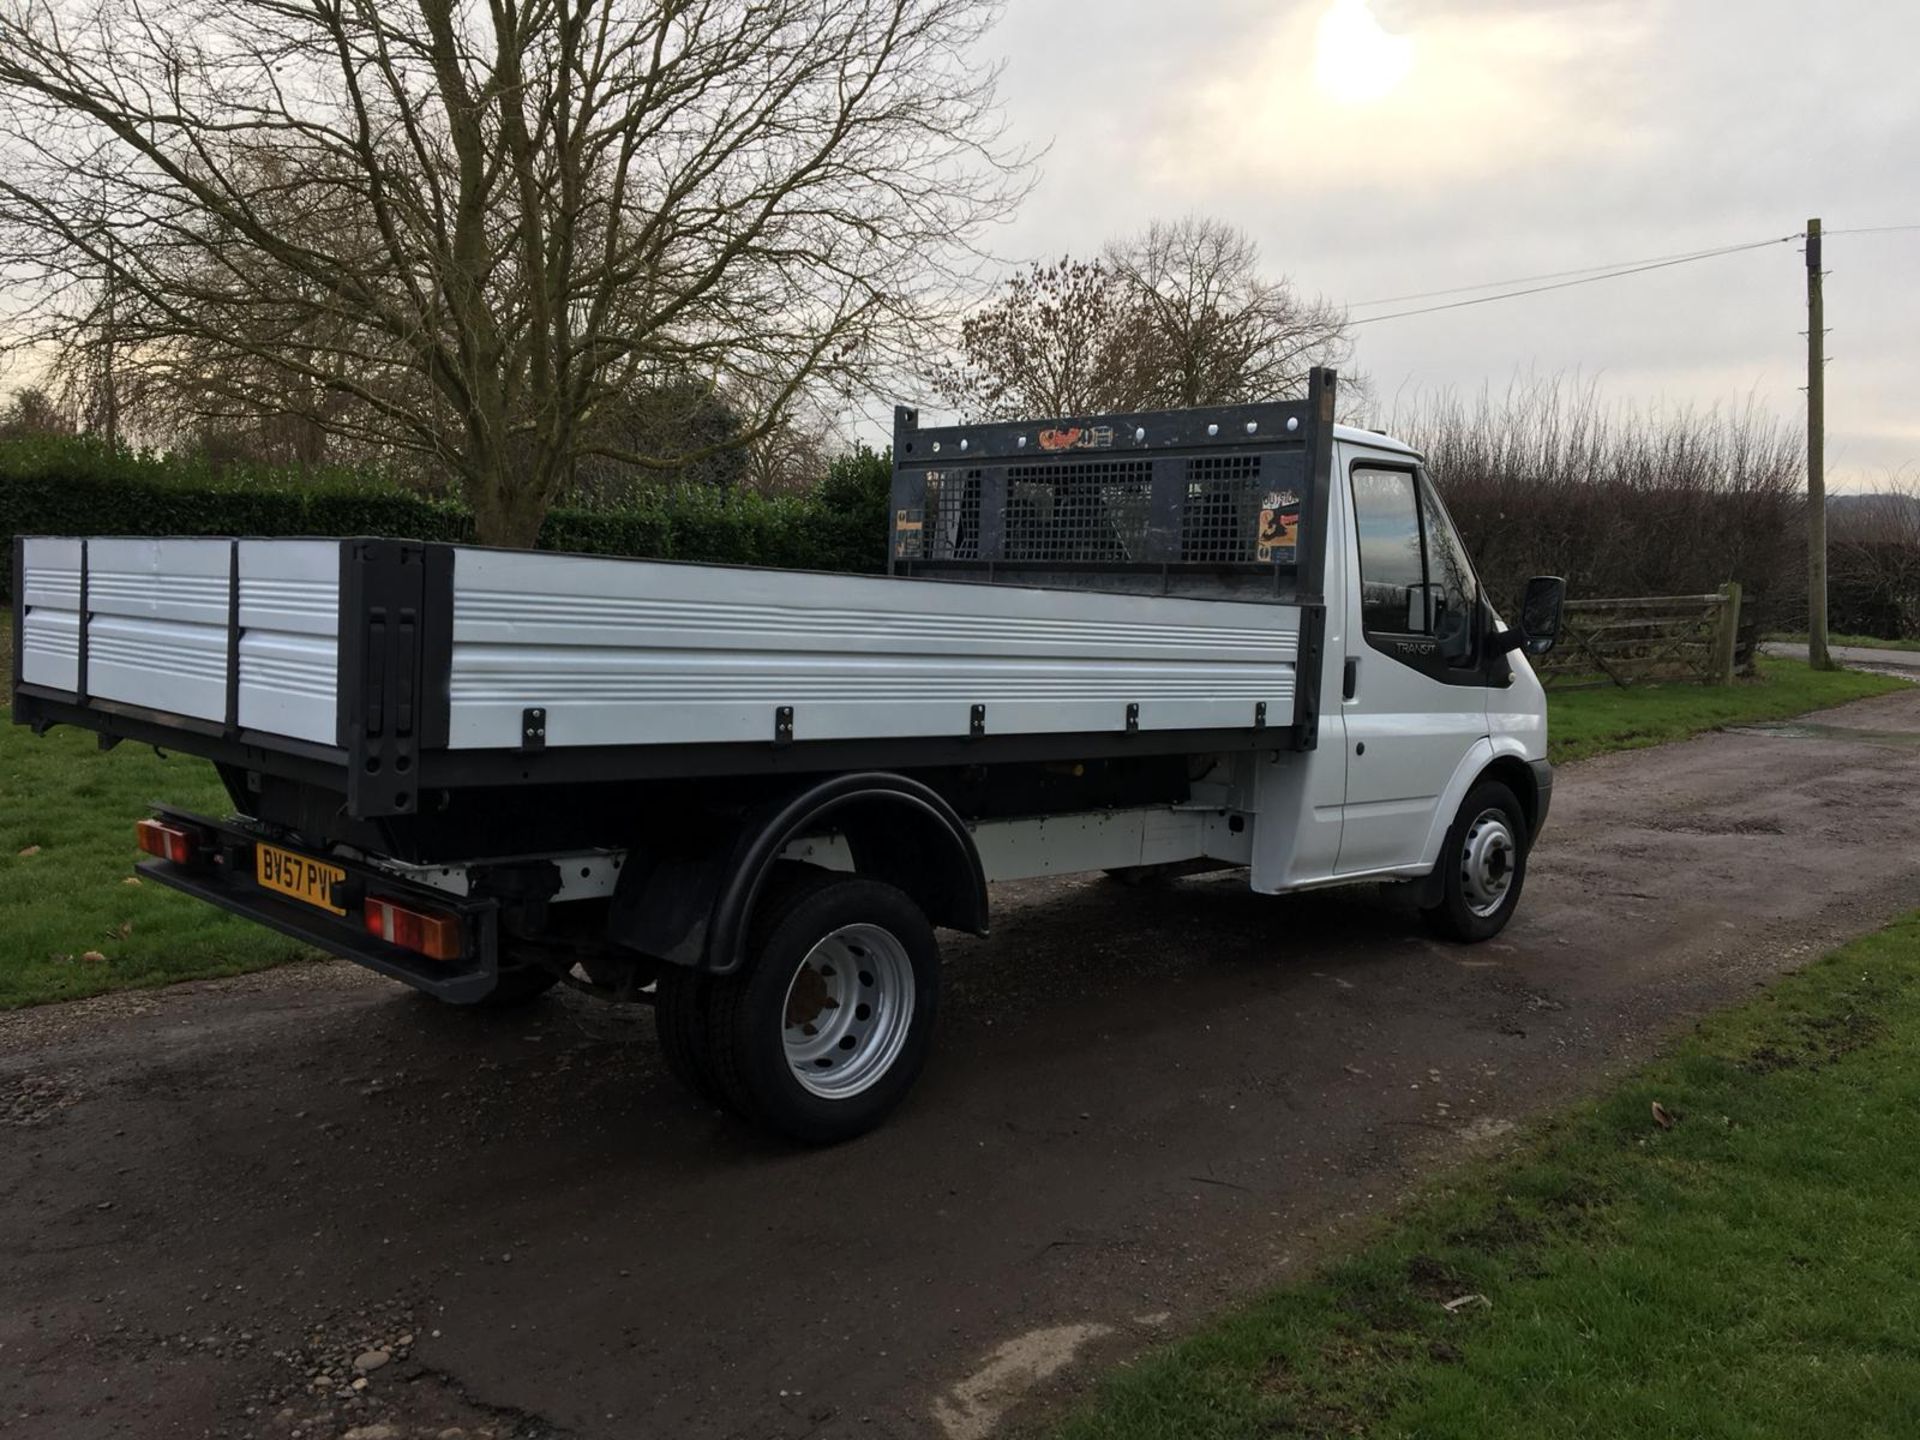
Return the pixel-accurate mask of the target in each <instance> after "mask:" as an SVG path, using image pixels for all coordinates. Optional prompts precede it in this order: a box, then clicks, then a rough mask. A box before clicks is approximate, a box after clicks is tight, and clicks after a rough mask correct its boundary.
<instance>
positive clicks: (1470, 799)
mask: <svg viewBox="0 0 1920 1440" xmlns="http://www.w3.org/2000/svg"><path fill="white" fill-rule="evenodd" d="M1530 842H1531V836H1529V835H1528V833H1527V818H1526V814H1525V812H1523V811H1522V810H1521V808H1520V802H1519V800H1517V799H1516V798H1515V797H1514V793H1513V791H1511V790H1509V789H1508V788H1507V787H1506V786H1505V785H1503V784H1501V783H1500V782H1499V781H1497V780H1487V781H1483V782H1481V783H1480V784H1478V785H1476V786H1474V787H1473V789H1472V790H1471V791H1469V792H1468V793H1467V798H1466V799H1465V800H1464V801H1462V802H1461V805H1460V812H1459V814H1457V815H1456V816H1455V817H1454V820H1453V824H1452V825H1451V826H1449V827H1448V829H1447V838H1446V840H1445V842H1444V843H1443V844H1442V845H1441V847H1440V860H1439V863H1438V867H1437V870H1436V873H1435V875H1434V882H1435V886H1436V889H1437V892H1438V899H1437V900H1436V901H1435V902H1434V903H1433V904H1432V905H1430V906H1428V907H1427V908H1426V909H1424V910H1422V911H1421V912H1420V913H1421V917H1422V918H1423V919H1424V920H1425V921H1426V922H1427V926H1428V928H1429V929H1431V930H1432V931H1433V932H1434V933H1435V934H1436V935H1439V936H1442V937H1443V938H1445V939H1448V940H1462V941H1466V942H1468V943H1470V944H1471V943H1474V942H1477V941H1481V940H1490V939H1492V938H1493V937H1494V936H1495V935H1498V934H1499V933H1500V932H1501V931H1502V930H1504V929H1505V928H1506V925H1507V921H1509V920H1511V919H1512V918H1513V912H1514V908H1515V907H1516V906H1518V905H1519V903H1520V890H1521V887H1522V886H1523V885H1525V884H1526V879H1527V849H1528V846H1529V844H1530Z"/></svg>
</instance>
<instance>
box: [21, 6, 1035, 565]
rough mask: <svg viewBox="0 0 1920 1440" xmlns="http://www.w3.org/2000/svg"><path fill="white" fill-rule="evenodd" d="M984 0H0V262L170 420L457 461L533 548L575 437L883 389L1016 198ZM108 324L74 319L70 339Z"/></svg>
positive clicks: (474, 490)
mask: <svg viewBox="0 0 1920 1440" xmlns="http://www.w3.org/2000/svg"><path fill="white" fill-rule="evenodd" d="M995 14H996V6H995V3H994V0H569V3H564V4H563V3H561V0H490V3H489V4H488V5H486V6H484V7H481V6H466V5H457V4H455V3H454V0H0V135H4V136H5V138H6V147H7V158H6V164H5V165H4V166H0V262H4V263H6V264H8V265H9V267H10V270H11V273H13V274H16V275H22V276H26V277H30V278H29V280H28V283H27V285H26V287H25V290H26V294H27V299H28V301H29V304H28V307H27V308H28V312H29V320H30V322H31V324H32V327H33V331H34V334H35V335H36V336H37V337H39V338H42V339H50V340H53V341H55V342H60V341H66V342H73V341H75V340H78V339H81V338H83V337H84V336H85V335H87V334H89V333H97V319H98V316H97V312H98V306H99V300H100V296H101V295H102V293H103V292H110V293H111V294H112V296H113V298H114V303H115V315H114V325H113V333H112V336H111V342H112V344H113V346H114V349H115V355H116V365H117V366H118V367H119V368H120V369H121V370H122V371H123V372H124V371H125V370H126V369H129V368H132V369H138V370H141V371H144V373H145V374H146V375H147V376H148V377H150V380H151V381H152V383H153V384H155V385H156V386H159V387H161V388H162V389H165V390H167V392H168V393H170V394H172V395H174V396H176V397H184V398H182V399H181V402H180V403H183V404H186V405H188V406H189V408H193V407H198V408H200V409H203V410H213V409H217V407H218V406H219V405H233V406H240V407H249V406H250V407H257V409H258V412H259V413H266V414H286V415H297V416H299V417H301V418H302V419H303V420H305V421H306V422H308V423H310V424H311V425H313V426H314V427H316V428H317V429H318V430H320V431H322V432H324V433H325V434H327V435H329V436H341V437H346V438H347V439H348V440H349V441H351V442H352V443H355V444H360V445H365V446H369V447H373V448H375V449H380V448H385V449H389V450H392V451H396V452H404V453H410V454H413V455H416V456H421V457H425V458H426V459H428V460H429V461H431V462H433V463H435V464H437V465H440V466H444V467H446V468H447V469H448V470H450V471H451V472H452V473H453V474H454V475H456V476H457V477H458V480H459V482H460V484H461V486H462V488H463V490H464V492H465V494H466V496H467V499H468V500H469V502H470V503H471V505H472V507H473V509H474V513H475V518H476V522H477V525H478V529H479V533H480V535H481V537H482V538H483V539H485V540H487V541H490V542H494V543H501V544H528V543H531V541H532V540H533V539H534V537H535V536H536V535H537V533H538V530H539V527H540V522H541V519H542V517H543V515H544V513H545V511H546V509H547V507H548V506H549V504H550V503H551V502H552V501H553V500H554V499H555V498H556V497H557V496H558V495H559V494H560V493H561V492H562V491H563V489H564V488H565V486H566V485H567V484H568V482H569V478H570V476H571V474H572V471H573V468H574V466H575V464H576V462H577V461H579V460H580V459H582V458H583V457H589V456H600V457H603V458H606V459H609V460H614V461H618V462H621V463H623V464H626V465H632V466H638V467H642V468H649V469H673V468H677V467H680V466H684V465H685V464H687V463H689V461H691V460H694V459H698V458H701V457H700V456H698V455H683V454H682V455H664V454H657V453H648V452H646V451H643V450H634V449H629V448H626V447H624V446H622V445H621V444H619V443H618V440H617V438H609V437H610V436H617V434H618V431H619V427H618V426H596V425H595V424H594V423H593V421H594V418H595V416H596V415H597V414H598V413H599V412H600V411H601V410H602V409H603V408H604V407H606V406H608V405H610V404H612V403H614V402H615V401H616V400H617V398H618V397H620V396H623V395H626V394H629V393H631V392H632V391H633V390H634V389H635V388H636V387H639V388H642V389H644V388H646V387H648V386H653V385H659V384H666V383H677V382H679V381H681V380H683V379H684V378H685V377H688V376H697V377H700V378H701V379H702V380H703V381H705V382H706V383H708V384H711V385H713V386H714V387H716V388H718V389H721V390H731V389H734V388H736V387H737V388H739V389H740V390H741V391H742V392H743V393H753V394H758V395H765V396H768V397H770V398H771V401H772V403H771V404H770V405H769V407H768V409H767V410H766V411H765V412H764V413H763V414H761V415H758V416H753V417H748V420H747V423H745V424H744V425H743V426H741V427H740V429H739V430H738V431H737V432H736V433H735V434H733V435H731V436H729V437H727V439H726V440H725V442H724V443H725V444H726V445H741V446H744V445H750V444H751V443H753V442H754V441H755V440H757V439H758V438H759V437H760V436H761V435H762V434H763V433H764V432H765V430H766V429H767V428H768V426H769V425H770V424H771V423H772V421H771V419H770V418H769V417H777V415H778V414H779V413H780V412H781V411H782V410H783V409H784V408H785V406H786V404H787V402H788V401H789V400H791V398H792V397H793V396H794V395H796V394H798V393H799V392H800V391H801V390H802V389H803V388H805V387H808V386H810V385H816V384H825V385H828V386H831V387H838V388H841V389H850V388H853V387H856V386H859V385H861V384H863V383H869V382H870V381H871V380H872V378H873V377H874V376H875V375H876V374H877V373H879V372H880V371H881V370H882V369H883V368H884V367H886V366H888V365H890V364H891V363H893V362H895V361H896V360H897V359H898V357H899V355H900V354H901V353H902V350H903V344H902V342H903V338H904V336H905V335H906V333H907V332H908V329H909V327H911V326H912V325H913V324H914V323H915V322H916V321H917V320H918V319H920V318H921V317H922V316H923V315H924V314H925V313H926V312H927V311H928V309H929V308H930V307H931V306H932V305H934V304H935V303H936V302H938V301H940V300H942V299H944V298H945V296H946V295H947V294H948V293H950V292H951V290H952V288H953V287H954V286H955V285H956V284H957V282H958V281H959V280H960V279H961V278H962V277H963V276H964V274H965V272H966V270H967V268H968V265H969V263H970V251H969V248H968V247H969V243H970V239H971V237H973V236H974V235H975V234H976V233H977V231H978V229H979V227H980V226H981V225H982V224H983V223H985V222H987V221H990V220H992V219H994V218H996V217H998V216H999V215H1001V214H1003V213H1004V212H1005V210H1006V209H1007V207H1008V206H1010V205H1011V204H1012V203H1013V202H1014V201H1015V200H1016V199H1017V197H1018V192H1019V190H1020V188H1021V185H1022V183H1023V178H1024V171H1023V167H1022V164H1021V160H1020V157H1018V156H1016V155H1010V154H1009V153H1008V152H1007V151H1005V150H1004V149H1003V147H1002V143H1001V138H1000V132H999V128H998V122H997V119H996V111H995V84H996V79H997V77H996V75H995V73H994V72H993V71H992V70H990V69H986V70H983V69H982V68H980V67H979V65H978V64H977V62H976V61H975V60H974V58H973V57H972V56H971V55H970V54H969V53H968V52H969V49H970V47H971V46H972V44H973V42H974V41H975V40H976V39H977V38H978V37H979V35H980V34H981V32H982V30H983V29H984V28H985V27H986V26H987V25H989V24H990V23H991V22H992V20H993V18H994V17H995ZM90 323H92V324H94V326H95V329H94V331H89V330H88V328H87V327H88V325H89V324H90Z"/></svg>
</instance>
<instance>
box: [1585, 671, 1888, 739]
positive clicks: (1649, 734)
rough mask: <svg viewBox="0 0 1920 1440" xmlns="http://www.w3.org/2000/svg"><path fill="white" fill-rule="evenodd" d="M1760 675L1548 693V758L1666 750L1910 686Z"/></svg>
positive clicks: (1858, 674) (1884, 679)
mask: <svg viewBox="0 0 1920 1440" xmlns="http://www.w3.org/2000/svg"><path fill="white" fill-rule="evenodd" d="M1759 668H1760V673H1759V675H1758V676H1756V677H1754V678H1752V679H1745V680H1736V681H1735V682H1734V683H1733V684H1731V685H1647V686H1636V687H1634V688H1633V689H1630V690H1620V689H1617V688H1615V687H1613V686H1608V687H1607V688H1605V689H1600V690H1562V691H1549V692H1548V696H1547V735H1548V757H1549V758H1550V759H1551V760H1552V761H1553V763H1554V764H1556V765H1560V764H1564V763H1565V762H1567V761H1569V760H1584V759H1586V758H1587V757H1588V756H1589V755H1598V754H1600V753H1602V752H1603V751H1607V750H1634V749H1639V748H1641V747H1644V746H1647V745H1664V744H1666V743H1667V742H1668V741H1670V740H1685V739H1686V738H1687V737H1688V736H1690V735H1698V734H1700V733H1701V732H1702V731H1705V730H1717V729H1719V728H1720V727H1721V726H1724V725H1739V724H1743V723H1751V722H1753V721H1756V720H1784V719H1786V718H1787V717H1788V716H1789V715H1804V714H1806V712H1807V711H1809V710H1823V709H1825V708H1826V707H1828V706H1830V705H1843V704H1845V703H1846V702H1847V701H1849V700H1863V699H1865V698H1867V697H1868V696H1871V695H1885V694H1887V693H1889V692H1890V691H1894V690H1903V689H1906V688H1908V686H1909V685H1910V683H1911V682H1909V681H1906V680H1901V679H1898V678H1896V677H1893V676H1890V675H1871V674H1868V673H1867V672H1865V671H1862V670H1815V669H1812V668H1811V667H1809V666H1808V665H1807V664H1806V663H1805V662H1804V661H1800V660H1776V659H1762V660H1761V661H1760V662H1759Z"/></svg>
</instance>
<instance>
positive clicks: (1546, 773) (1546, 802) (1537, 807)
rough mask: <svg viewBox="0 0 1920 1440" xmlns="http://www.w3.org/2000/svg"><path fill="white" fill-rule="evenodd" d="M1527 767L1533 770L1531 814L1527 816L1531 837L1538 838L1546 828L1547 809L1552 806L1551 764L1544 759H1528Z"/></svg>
mask: <svg viewBox="0 0 1920 1440" xmlns="http://www.w3.org/2000/svg"><path fill="white" fill-rule="evenodd" d="M1527 768H1528V769H1529V770H1531V771H1532V772H1533V814H1532V815H1530V816H1528V817H1527V818H1528V820H1529V821H1531V822H1532V826H1531V828H1532V835H1533V839H1535V840H1538V839H1539V838H1540V832H1541V831H1542V830H1544V829H1546V828H1547V811H1548V810H1550V809H1552V808H1553V766H1551V765H1549V764H1548V763H1547V762H1546V761H1545V760H1529V761H1528V762H1527Z"/></svg>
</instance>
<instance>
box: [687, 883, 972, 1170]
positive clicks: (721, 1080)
mask: <svg viewBox="0 0 1920 1440" xmlns="http://www.w3.org/2000/svg"><path fill="white" fill-rule="evenodd" d="M748 950H749V953H748V956H747V960H746V963H745V965H743V966H742V968H741V970H740V972H739V973H737V974H734V975H729V976H723V977H716V978H715V979H714V980H713V981H712V988H711V989H710V990H709V991H708V993H707V995H706V997H705V999H706V1006H705V1008H706V1012H707V1013H706V1018H707V1044H706V1047H705V1050H706V1059H707V1062H708V1064H709V1065H710V1066H711V1072H710V1073H711V1074H712V1076H713V1078H714V1080H715V1081H716V1082H717V1083H718V1085H719V1087H720V1088H721V1089H722V1090H723V1091H724V1093H725V1094H726V1096H727V1099H728V1100H729V1101H730V1102H731V1103H732V1105H733V1107H734V1108H735V1109H736V1110H738V1111H739V1112H740V1113H741V1114H742V1115H745V1116H747V1117H748V1118H749V1119H752V1120H754V1121H756V1122H758V1123H759V1124H761V1125H764V1126H765V1127H766V1128H768V1129H770V1130H774V1131H777V1132H778V1133H780V1134H782V1135H785V1136H787V1137H789V1138H791V1139H794V1140H798V1141H800V1142H802V1143H803V1144H809V1145H830V1144H833V1143H835V1142H837V1141H841V1140H849V1139H852V1138H853V1137H854V1136H856V1135H860V1134H864V1133H865V1132H866V1131H868V1130H871V1129H872V1128H873V1127H874V1126H876V1125H878V1124H879V1123H880V1122H881V1121H882V1120H883V1119H885V1118H886V1116H887V1113H888V1112H889V1111H891V1110H892V1109H893V1108H894V1106H896V1105H898V1104H899V1103H900V1101H901V1100H902V1099H903V1098H905V1096H906V1093H907V1091H908V1090H910V1089H911V1088H912V1087H913V1082H914V1081H915V1080H916V1079H917V1078H918V1077H919V1074H920V1070H921V1068H922V1067H923V1066H924V1065H925V1064H926V1060H927V1054H928V1051H929V1050H930V1049H931V1048H932V1043H933V1023H934V1015H935V1012H936V1010H937V1009H938V1005H939V998H940V952H939V946H938V944H937V943H936V941H935V940H934V936H933V927H932V926H931V925H929V924H928V923H927V918H926V916H925V915H923V914H922V913H921V912H920V907H919V906H917V905H915V904H914V903H913V901H912V900H911V899H909V898H908V896H907V895H906V894H905V893H904V892H903V891H901V890H898V889H896V888H895V887H894V886H891V885H885V884H882V883H880V882H879V881H877V880H869V879H865V878H862V877H859V876H848V875H833V874H814V875H809V876H806V877H805V878H803V879H801V880H799V881H798V882H797V883H790V884H787V885H783V887H782V889H781V891H780V892H779V893H777V894H775V895H773V896H770V897H769V898H768V899H767V900H766V901H765V902H763V904H762V905H761V907H760V914H759V916H757V917H756V923H755V925H754V927H753V938H752V940H751V942H750V944H749V947H748Z"/></svg>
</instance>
